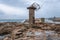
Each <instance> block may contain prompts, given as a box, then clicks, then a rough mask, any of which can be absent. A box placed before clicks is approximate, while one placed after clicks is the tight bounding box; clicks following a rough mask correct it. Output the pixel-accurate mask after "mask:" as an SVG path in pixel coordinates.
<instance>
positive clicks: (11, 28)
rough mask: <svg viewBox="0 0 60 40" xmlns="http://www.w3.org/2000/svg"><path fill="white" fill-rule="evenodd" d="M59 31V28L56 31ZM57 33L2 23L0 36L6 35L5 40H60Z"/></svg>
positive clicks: (13, 23)
mask: <svg viewBox="0 0 60 40" xmlns="http://www.w3.org/2000/svg"><path fill="white" fill-rule="evenodd" d="M57 29H59V26H57V28H56V31H59V30H60V29H59V30H57ZM56 31H54V32H53V31H46V30H42V29H40V27H37V26H35V27H33V28H30V27H28V26H27V25H24V24H21V23H17V22H5V23H0V35H4V36H5V37H4V39H3V40H7V39H8V40H11V39H13V40H60V39H59V38H60V36H59V35H60V34H59V35H58V34H57V32H56Z"/></svg>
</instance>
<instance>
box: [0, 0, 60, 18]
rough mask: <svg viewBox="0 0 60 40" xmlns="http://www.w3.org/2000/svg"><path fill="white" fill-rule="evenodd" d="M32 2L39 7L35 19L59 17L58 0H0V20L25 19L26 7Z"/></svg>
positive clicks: (59, 7) (59, 5) (59, 6)
mask: <svg viewBox="0 0 60 40" xmlns="http://www.w3.org/2000/svg"><path fill="white" fill-rule="evenodd" d="M34 2H36V3H38V4H39V5H40V6H41V9H39V10H38V11H35V17H36V18H41V17H45V18H48V17H54V16H56V17H60V0H0V19H26V18H28V17H29V16H28V14H29V13H28V10H27V7H28V6H30V5H31V4H32V3H34ZM42 5H43V6H42Z"/></svg>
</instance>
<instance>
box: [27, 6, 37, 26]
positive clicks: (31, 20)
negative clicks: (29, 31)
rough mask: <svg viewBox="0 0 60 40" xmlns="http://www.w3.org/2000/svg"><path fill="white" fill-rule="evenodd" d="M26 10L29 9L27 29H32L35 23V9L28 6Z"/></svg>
mask: <svg viewBox="0 0 60 40" xmlns="http://www.w3.org/2000/svg"><path fill="white" fill-rule="evenodd" d="M27 9H29V27H32V26H33V25H34V23H35V9H36V8H35V7H34V6H30V7H28V8H27Z"/></svg>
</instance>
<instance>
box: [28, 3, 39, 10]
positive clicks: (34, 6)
mask: <svg viewBox="0 0 60 40" xmlns="http://www.w3.org/2000/svg"><path fill="white" fill-rule="evenodd" d="M27 9H34V10H35V9H36V10H38V9H40V6H39V4H37V3H33V4H32V5H31V6H30V7H27Z"/></svg>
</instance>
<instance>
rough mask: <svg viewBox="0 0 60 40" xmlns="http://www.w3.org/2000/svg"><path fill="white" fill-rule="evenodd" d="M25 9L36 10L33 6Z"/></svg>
mask: <svg viewBox="0 0 60 40" xmlns="http://www.w3.org/2000/svg"><path fill="white" fill-rule="evenodd" d="M27 9H36V8H35V7H34V6H30V7H27Z"/></svg>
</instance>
